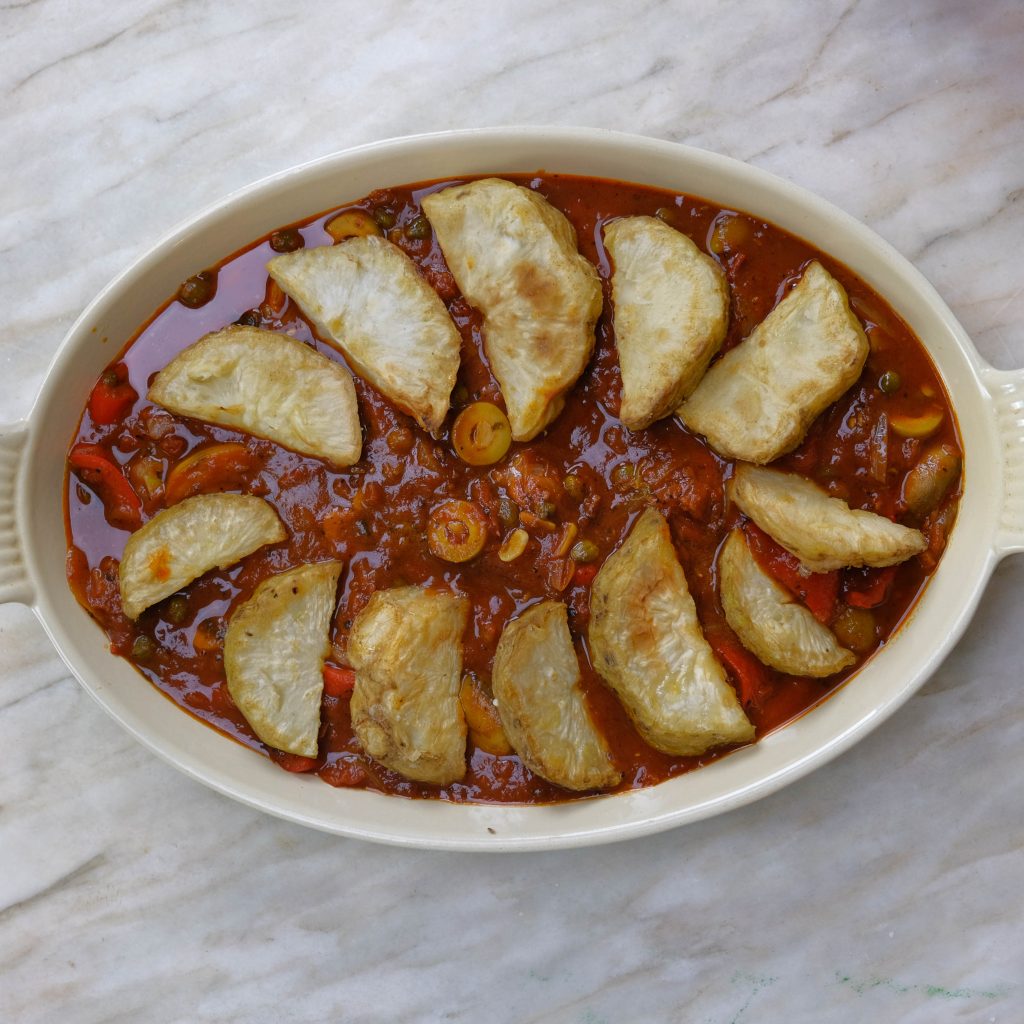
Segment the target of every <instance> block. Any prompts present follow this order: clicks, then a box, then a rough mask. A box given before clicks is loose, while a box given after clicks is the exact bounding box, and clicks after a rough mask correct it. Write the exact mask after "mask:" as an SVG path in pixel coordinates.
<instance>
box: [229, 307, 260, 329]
mask: <svg viewBox="0 0 1024 1024" xmlns="http://www.w3.org/2000/svg"><path fill="white" fill-rule="evenodd" d="M235 323H236V324H240V325H241V326H242V327H259V325H260V324H261V323H263V319H262V318H261V317H260V311H259V310H258V309H247V310H246V311H245V312H244V313H243V314H242V315H241V316H240V317H239V318H238V319H237V320H236V321H235Z"/></svg>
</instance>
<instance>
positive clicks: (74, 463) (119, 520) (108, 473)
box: [68, 444, 142, 530]
mask: <svg viewBox="0 0 1024 1024" xmlns="http://www.w3.org/2000/svg"><path fill="white" fill-rule="evenodd" d="M68 462H69V463H70V465H71V468H72V469H73V470H74V471H75V472H76V473H77V474H78V476H79V477H80V478H81V480H82V481H83V482H84V483H85V484H86V485H87V486H88V487H90V488H91V489H92V490H94V491H95V492H96V494H97V495H99V499H100V501H102V502H103V511H104V514H105V515H106V518H107V522H108V523H110V525H111V526H116V527H118V528H119V529H122V530H137V529H138V528H139V527H140V526H141V525H142V502H141V501H139V496H138V495H137V494H136V493H135V491H133V490H132V485H131V484H130V483H129V482H128V480H127V479H126V478H125V476H124V474H123V473H122V472H121V467H120V466H118V465H117V463H116V462H114V460H113V459H112V458H111V457H110V455H108V454H107V452H106V451H105V450H104V449H103V448H101V447H100V446H99V445H98V444H76V445H75V446H74V448H72V449H71V453H70V454H69V455H68Z"/></svg>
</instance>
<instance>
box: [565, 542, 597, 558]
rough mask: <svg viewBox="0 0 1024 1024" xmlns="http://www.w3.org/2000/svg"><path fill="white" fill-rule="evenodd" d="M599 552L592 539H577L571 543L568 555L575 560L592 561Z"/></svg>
mask: <svg viewBox="0 0 1024 1024" xmlns="http://www.w3.org/2000/svg"><path fill="white" fill-rule="evenodd" d="M600 553H601V552H600V550H599V549H598V546H597V545H596V544H595V543H594V542H593V541H592V540H578V541H577V542H576V543H575V544H573V546H572V550H571V551H570V552H569V557H570V558H572V559H573V561H576V562H593V561H594V560H595V559H596V558H597V556H598V555H599V554H600Z"/></svg>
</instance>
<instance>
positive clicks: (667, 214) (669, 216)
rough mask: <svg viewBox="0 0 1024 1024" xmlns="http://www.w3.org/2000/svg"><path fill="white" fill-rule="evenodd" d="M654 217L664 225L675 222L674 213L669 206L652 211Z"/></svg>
mask: <svg viewBox="0 0 1024 1024" xmlns="http://www.w3.org/2000/svg"><path fill="white" fill-rule="evenodd" d="M654 216H655V217H657V218H658V220H663V221H664V222H665V223H666V224H671V223H672V221H673V220H675V216H676V213H675V210H673V209H672V207H671V206H659V207H658V209H657V210H655V211H654Z"/></svg>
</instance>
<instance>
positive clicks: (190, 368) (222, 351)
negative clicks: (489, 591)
mask: <svg viewBox="0 0 1024 1024" xmlns="http://www.w3.org/2000/svg"><path fill="white" fill-rule="evenodd" d="M149 398H150V400H151V401H153V402H156V403H157V404H158V405H162V406H164V408H166V409H170V410H171V412H175V413H178V414H179V415H181V416H193V417H195V418H196V419H199V420H205V421H206V422H208V423H216V424H219V425H220V426H224V427H234V428H236V429H238V430H244V431H245V432H246V433H249V434H255V435H256V436H257V437H266V438H269V439H270V440H271V441H277V442H278V444H282V445H284V446H285V447H286V448H291V449H292V450H294V451H297V452H300V453H302V454H303V455H314V456H316V457H318V458H321V459H324V460H325V461H327V462H329V463H331V464H332V465H335V466H351V465H353V464H354V463H356V462H358V461H359V456H360V453H361V451H362V445H363V438H362V431H361V429H360V426H359V409H358V407H357V405H356V389H355V385H354V384H353V383H352V375H351V374H350V373H349V372H348V370H347V369H346V368H345V367H344V366H342V365H341V364H340V363H336V362H335V361H334V360H333V359H328V358H327V356H322V355H320V353H319V352H317V351H315V350H314V349H312V348H310V347H309V346H308V345H305V344H303V343H302V342H301V341H297V340H296V339H295V338H292V337H289V336H288V335H286V334H276V333H274V332H273V331H263V330H260V329H259V328H256V327H227V328H225V329H224V330H222V331H217V332H216V333H215V334H207V335H206V336H205V337H203V338H200V339H199V341H197V342H196V343H195V344H194V345H190V346H189V347H188V348H187V349H185V351H184V352H181V353H180V354H179V355H177V356H175V358H174V359H172V360H171V361H170V362H169V363H168V364H167V366H165V367H164V368H163V369H162V370H161V371H160V373H159V374H157V377H156V380H155V381H154V382H153V385H152V387H151V388H150V389H149Z"/></svg>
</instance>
